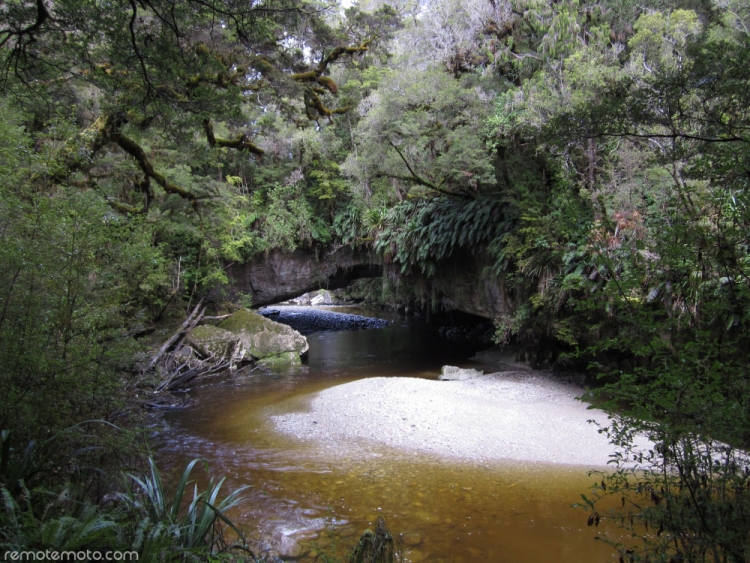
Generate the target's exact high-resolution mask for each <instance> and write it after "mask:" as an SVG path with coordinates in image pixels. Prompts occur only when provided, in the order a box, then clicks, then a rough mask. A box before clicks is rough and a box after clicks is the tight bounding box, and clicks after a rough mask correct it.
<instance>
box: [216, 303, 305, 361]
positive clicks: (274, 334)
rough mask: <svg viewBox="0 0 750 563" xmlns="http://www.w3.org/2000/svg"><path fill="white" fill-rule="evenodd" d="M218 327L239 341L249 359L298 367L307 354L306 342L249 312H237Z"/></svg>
mask: <svg viewBox="0 0 750 563" xmlns="http://www.w3.org/2000/svg"><path fill="white" fill-rule="evenodd" d="M218 328H219V329H220V330H224V331H228V332H230V333H231V334H233V335H234V336H235V337H237V338H238V339H239V342H240V343H241V344H242V346H243V347H244V348H245V349H246V350H247V351H248V352H249V353H250V354H252V356H253V357H254V358H256V359H258V360H262V361H263V363H268V364H272V365H279V364H280V363H283V364H288V363H292V364H299V363H300V358H299V357H300V355H301V354H304V353H305V352H307V349H308V345H307V339H306V338H305V337H304V336H302V335H301V334H300V333H299V332H297V331H296V330H294V329H292V328H291V327H289V326H287V325H283V324H280V323H277V322H274V321H272V320H270V319H267V318H265V317H263V316H261V315H259V314H258V313H255V312H253V311H249V310H248V309H240V310H239V311H237V312H236V313H234V314H233V315H232V316H231V317H229V318H228V319H225V320H224V321H222V323H221V324H219V326H218Z"/></svg>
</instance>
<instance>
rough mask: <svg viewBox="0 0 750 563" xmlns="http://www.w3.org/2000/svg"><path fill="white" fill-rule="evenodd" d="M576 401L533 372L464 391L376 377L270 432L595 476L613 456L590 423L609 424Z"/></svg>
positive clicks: (573, 391) (456, 384)
mask: <svg viewBox="0 0 750 563" xmlns="http://www.w3.org/2000/svg"><path fill="white" fill-rule="evenodd" d="M582 392H583V389H582V388H581V387H579V386H578V385H576V384H575V383H570V382H566V381H560V380H558V381H555V380H553V379H550V377H549V376H548V374H545V373H541V372H533V371H524V372H502V373H494V374H489V375H483V376H479V377H477V378H474V379H470V380H467V381H434V380H427V379H417V378H407V377H389V378H386V377H375V378H369V379H363V380H359V381H355V382H352V383H346V384H343V385H338V386H336V387H332V388H329V389H326V390H324V391H322V392H320V393H317V394H315V395H313V396H312V399H311V402H310V404H309V408H308V409H307V412H294V413H289V414H284V415H277V416H274V417H272V423H273V424H274V425H275V427H276V429H277V430H278V431H280V432H282V433H284V434H287V435H291V436H293V437H295V438H297V439H299V440H304V441H308V442H311V443H313V444H315V445H317V446H321V447H323V448H324V449H326V450H327V451H329V452H330V453H331V454H332V455H347V456H348V455H355V456H356V455H362V454H363V452H368V451H373V450H377V449H378V447H380V448H382V446H386V447H389V448H396V449H399V450H403V451H410V452H417V453H422V454H428V455H431V456H437V457H439V458H443V459H447V460H454V461H468V462H476V463H485V462H495V461H501V460H514V461H522V462H535V463H536V462H538V463H553V464H567V465H585V466H589V467H592V466H593V467H597V466H603V465H606V464H607V462H608V461H609V459H610V457H609V456H610V455H611V454H612V453H613V452H614V448H613V446H611V445H610V444H609V442H608V441H607V438H606V436H604V435H603V434H600V433H599V432H598V427H597V426H596V425H595V424H592V423H589V422H588V421H589V420H591V419H596V420H597V421H598V422H599V423H604V424H606V422H607V417H606V415H605V414H604V413H603V412H602V411H599V410H589V409H588V408H587V407H588V405H587V404H585V403H583V402H581V401H579V400H577V399H576V397H578V396H580V395H581V393H582ZM641 445H642V446H648V442H647V441H645V440H644V441H643V442H642V444H641Z"/></svg>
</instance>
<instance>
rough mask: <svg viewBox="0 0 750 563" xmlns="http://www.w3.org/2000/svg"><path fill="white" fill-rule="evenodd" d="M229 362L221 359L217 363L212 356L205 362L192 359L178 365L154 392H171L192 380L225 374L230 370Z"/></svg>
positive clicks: (230, 364) (230, 363)
mask: <svg viewBox="0 0 750 563" xmlns="http://www.w3.org/2000/svg"><path fill="white" fill-rule="evenodd" d="M231 367H232V362H231V360H227V359H222V360H220V361H218V362H216V361H215V358H214V357H213V356H209V357H208V358H206V359H205V360H199V359H194V360H192V361H188V362H186V363H184V364H180V365H178V366H177V368H176V369H175V370H174V371H173V372H172V373H171V374H169V376H168V377H167V379H165V380H164V381H163V382H162V383H161V384H159V386H158V387H157V388H156V392H157V393H159V392H161V391H173V390H174V389H177V388H178V387H181V386H183V385H185V384H186V383H190V382H191V381H193V380H194V379H205V378H207V377H214V376H217V375H221V374H223V373H225V372H226V371H227V370H229V369H231Z"/></svg>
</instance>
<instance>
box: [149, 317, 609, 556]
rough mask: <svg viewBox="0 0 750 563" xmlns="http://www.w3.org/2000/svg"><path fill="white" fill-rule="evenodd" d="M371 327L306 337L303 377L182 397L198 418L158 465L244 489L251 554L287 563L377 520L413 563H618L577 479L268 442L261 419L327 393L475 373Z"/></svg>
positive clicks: (173, 427) (343, 544)
mask: <svg viewBox="0 0 750 563" xmlns="http://www.w3.org/2000/svg"><path fill="white" fill-rule="evenodd" d="M339 310H341V309H339ZM346 312H353V313H357V314H368V312H367V311H362V310H350V309H348V310H346ZM373 316H380V317H383V318H389V319H391V320H392V321H393V324H392V325H391V326H389V327H387V328H384V329H371V330H359V331H347V332H325V333H316V334H312V335H309V336H308V337H307V338H308V342H309V343H310V351H309V354H308V359H307V363H306V364H305V365H303V366H301V367H298V368H292V369H289V370H287V371H285V372H282V373H274V374H267V373H262V372H261V371H260V370H256V371H254V372H251V373H248V372H240V373H238V374H236V375H235V376H234V377H233V378H231V379H228V380H226V381H222V382H218V383H215V384H213V385H207V386H204V387H202V388H197V389H192V390H190V395H191V397H192V398H194V399H195V400H196V404H195V406H193V407H191V408H189V409H186V410H183V411H178V412H173V413H168V414H166V415H164V416H163V417H162V418H161V419H160V420H159V422H158V423H157V424H155V426H154V433H153V436H152V443H153V446H154V448H155V450H156V452H157V457H158V458H159V460H160V464H161V465H162V466H164V467H167V466H169V467H173V468H175V470H178V469H179V468H181V467H184V466H185V464H186V463H187V462H188V461H189V460H191V459H193V458H196V457H200V458H203V459H204V460H206V461H207V463H208V465H209V467H210V471H211V474H212V475H215V476H226V478H227V482H226V484H225V485H224V487H226V488H225V492H226V491H230V490H232V489H235V488H237V487H239V486H243V485H250V489H248V490H247V491H246V493H245V495H244V497H245V498H246V500H245V501H244V502H243V504H242V505H241V506H240V507H238V508H237V509H235V510H234V512H232V513H231V516H232V517H233V519H234V520H235V522H237V523H239V524H240V526H241V527H242V528H244V530H245V531H246V533H247V535H248V537H249V538H251V539H253V540H255V541H256V543H255V546H256V549H263V548H264V547H266V548H271V547H273V548H276V549H278V550H279V551H280V552H281V554H282V555H284V554H286V555H289V556H294V557H295V560H300V561H316V560H317V561H321V562H323V561H331V560H332V559H327V558H336V560H339V558H340V560H343V556H344V553H345V552H346V551H347V550H349V549H351V547H352V546H353V545H354V544H356V541H357V539H358V538H359V536H360V535H361V534H362V532H363V531H364V530H365V529H366V528H368V527H374V524H375V522H376V520H377V517H378V515H382V516H384V517H385V518H386V521H387V524H388V527H389V529H390V530H391V531H392V533H393V534H394V535H395V536H396V537H399V538H400V540H401V546H402V548H403V553H404V560H405V561H410V562H413V563H416V562H419V561H435V562H440V561H445V562H471V561H491V562H499V563H522V562H523V563H536V562H539V563H546V562H559V563H582V562H598V561H612V560H616V559H613V557H612V550H611V548H609V547H608V546H607V545H605V544H604V543H603V542H600V541H595V537H596V536H597V534H598V533H602V527H601V526H600V527H599V528H590V527H587V526H586V520H587V516H588V515H587V513H586V512H584V511H583V510H582V509H580V508H575V507H573V506H572V505H573V504H574V503H576V502H578V501H580V494H581V493H587V492H588V489H589V487H590V486H591V485H592V484H593V481H594V479H593V477H589V476H588V468H586V467H577V466H564V465H544V464H537V465H535V464H521V463H514V462H507V463H502V464H497V463H495V464H484V465H476V464H469V463H457V462H445V461H442V460H440V459H437V458H433V457H429V456H423V455H415V454H414V453H406V452H400V451H397V450H387V449H384V448H381V449H377V448H367V451H363V452H361V454H356V453H354V454H347V456H348V457H341V454H340V453H339V452H338V451H327V450H326V449H325V446H317V445H315V444H310V443H305V442H300V441H297V440H295V439H293V438H290V437H288V436H284V435H281V434H279V433H277V432H276V431H274V428H273V426H272V425H271V424H270V423H269V419H270V417H271V416H273V415H277V414H284V413H289V412H295V411H299V410H301V409H305V408H306V405H307V403H308V402H309V398H310V397H311V395H313V394H314V393H316V392H317V391H320V390H322V389H325V388H328V387H331V386H334V385H339V384H342V383H346V382H349V381H355V380H358V379H362V378H367V377H376V376H377V377H400V376H409V377H424V378H431V379H435V378H437V374H438V373H439V371H440V367H441V366H442V365H444V364H452V365H460V366H463V367H479V368H480V369H481V367H480V366H477V365H475V364H472V362H470V361H469V360H468V357H469V356H470V355H471V351H469V350H466V349H461V348H459V347H456V346H454V345H451V344H449V343H446V342H445V341H443V340H440V339H439V338H438V336H437V331H436V330H435V329H434V328H430V327H429V326H427V325H426V324H425V323H424V322H422V321H420V320H419V319H414V318H406V317H399V316H395V315H394V316H388V315H387V314H383V313H380V312H378V313H376V314H374V315H373ZM372 431H373V433H377V432H378V421H377V420H373V421H372ZM551 439H552V437H551ZM196 477H198V475H196ZM316 557H317V559H316Z"/></svg>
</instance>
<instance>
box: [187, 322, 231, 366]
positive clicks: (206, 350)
mask: <svg viewBox="0 0 750 563" xmlns="http://www.w3.org/2000/svg"><path fill="white" fill-rule="evenodd" d="M185 340H186V342H187V344H188V345H189V346H190V347H191V348H192V349H193V350H195V351H196V352H198V354H200V355H201V356H202V357H204V358H207V357H213V358H215V359H216V360H221V359H229V358H231V357H232V356H233V355H234V353H235V352H236V351H237V346H238V345H239V343H240V342H239V338H237V336H236V335H234V334H232V333H231V332H229V331H228V330H223V329H220V328H217V327H215V326H211V325H201V326H197V327H195V328H194V329H193V330H191V331H190V332H189V333H188V334H187V336H186V337H185Z"/></svg>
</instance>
